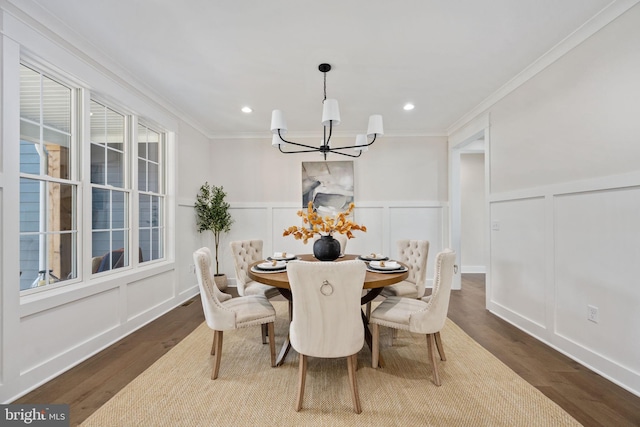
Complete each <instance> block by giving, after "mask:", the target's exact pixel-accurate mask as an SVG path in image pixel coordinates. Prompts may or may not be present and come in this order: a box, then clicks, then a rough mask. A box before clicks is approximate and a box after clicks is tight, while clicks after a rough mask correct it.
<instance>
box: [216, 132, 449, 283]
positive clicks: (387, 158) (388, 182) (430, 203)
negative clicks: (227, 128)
mask: <svg viewBox="0 0 640 427" xmlns="http://www.w3.org/2000/svg"><path fill="white" fill-rule="evenodd" d="M318 140H319V138H316V139H311V140H308V141H306V142H307V143H310V144H315V142H317V141H318ZM350 141H351V140H350V139H349V140H340V139H336V142H335V144H336V145H349V144H350V143H351V142H350ZM301 142H303V143H304V142H305V141H301ZM212 159H213V160H212V167H213V170H214V174H215V180H214V183H215V184H216V185H222V186H223V187H224V189H225V191H227V193H228V200H229V202H230V204H231V207H232V212H231V213H232V216H233V218H234V220H235V223H234V225H233V227H232V229H231V232H230V233H229V234H227V235H226V236H224V241H223V243H222V251H223V253H222V259H221V264H222V265H221V269H222V270H223V271H224V272H225V273H226V274H227V275H229V276H230V277H231V278H233V277H234V276H235V273H234V268H233V261H232V259H231V256H230V253H229V249H228V244H229V242H230V241H232V240H244V239H252V238H259V239H262V240H264V244H265V247H264V251H265V256H266V254H268V253H270V252H272V251H283V250H285V251H287V252H292V253H305V252H306V253H309V252H311V247H310V245H307V246H306V247H305V246H304V245H303V244H302V243H301V242H299V241H296V240H294V239H293V238H292V237H290V236H289V237H282V231H283V230H284V229H285V228H286V227H289V226H291V225H297V224H298V223H299V218H298V217H297V216H296V212H297V211H298V210H299V209H301V207H302V206H301V205H302V186H301V164H302V162H303V161H322V156H321V155H320V154H319V153H311V154H309V153H305V154H289V155H284V154H281V153H280V152H279V151H278V150H277V149H276V148H273V147H272V146H271V140H270V139H266V138H265V139H264V140H257V139H256V140H244V139H229V140H218V141H214V142H213V156H212ZM327 160H329V161H331V160H335V161H342V160H351V159H348V158H346V157H342V156H337V155H331V156H330V157H329V158H328V159H327ZM353 161H354V174H355V177H354V178H355V203H356V212H355V220H356V222H358V223H359V224H364V225H366V226H367V229H368V231H367V232H366V233H361V232H355V235H356V238H355V239H351V240H350V241H349V242H348V244H347V252H349V253H370V252H372V251H381V252H384V253H387V254H390V255H391V256H396V255H397V251H396V246H395V242H396V241H397V240H399V239H403V238H413V239H426V240H429V241H430V244H431V245H430V251H429V262H428V267H427V277H428V279H429V282H428V285H429V284H430V283H431V278H432V275H433V270H432V262H433V259H434V258H435V254H436V253H437V252H438V251H440V250H442V249H443V248H445V247H447V245H448V212H447V207H448V201H447V197H448V196H447V171H446V165H447V142H446V138H444V137H423V138H417V137H388V136H385V137H383V138H381V139H380V140H378V141H376V142H375V143H374V144H373V145H372V146H371V147H370V149H369V151H367V152H365V153H363V154H362V156H361V157H360V158H358V159H353Z"/></svg>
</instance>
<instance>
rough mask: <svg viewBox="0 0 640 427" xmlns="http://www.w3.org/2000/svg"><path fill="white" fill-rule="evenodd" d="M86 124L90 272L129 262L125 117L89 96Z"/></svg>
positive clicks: (122, 265) (124, 265) (128, 197)
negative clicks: (92, 261)
mask: <svg viewBox="0 0 640 427" xmlns="http://www.w3.org/2000/svg"><path fill="white" fill-rule="evenodd" d="M90 126H91V256H92V257H93V258H94V259H97V261H98V262H96V265H95V266H93V263H92V266H93V271H92V272H93V273H100V272H102V271H108V270H112V269H114V268H120V267H126V266H128V265H129V258H130V257H129V235H130V229H129V199H130V191H129V189H128V188H127V187H128V185H127V174H126V171H127V167H126V165H127V156H126V148H127V145H128V144H127V132H126V118H125V116H124V115H123V114H120V113H118V112H116V111H114V110H112V109H110V108H108V107H106V106H104V105H102V104H100V103H98V102H96V101H93V100H92V101H91V120H90ZM98 258H99V259H98Z"/></svg>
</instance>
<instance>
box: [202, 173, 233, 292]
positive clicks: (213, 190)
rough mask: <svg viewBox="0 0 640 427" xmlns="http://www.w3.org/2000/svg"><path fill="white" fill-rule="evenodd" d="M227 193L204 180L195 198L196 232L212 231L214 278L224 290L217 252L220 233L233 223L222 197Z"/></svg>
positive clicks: (224, 278) (225, 282) (225, 279)
mask: <svg viewBox="0 0 640 427" xmlns="http://www.w3.org/2000/svg"><path fill="white" fill-rule="evenodd" d="M226 196H227V193H225V192H224V189H223V188H222V187H217V186H215V185H209V183H208V182H205V183H204V185H202V187H200V191H199V192H198V196H197V198H196V204H195V208H196V225H197V227H198V232H200V233H202V232H203V231H211V232H212V233H213V238H214V243H215V247H216V272H215V275H214V280H215V282H216V285H218V288H220V289H221V290H224V289H226V288H227V276H226V275H225V274H224V273H222V274H221V273H220V269H219V259H218V257H219V254H220V250H219V249H220V235H221V234H222V233H227V232H229V230H230V229H231V224H233V218H231V214H230V213H229V203H227V202H225V200H224V198H225V197H226Z"/></svg>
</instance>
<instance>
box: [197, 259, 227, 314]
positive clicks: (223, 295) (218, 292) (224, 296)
mask: <svg viewBox="0 0 640 427" xmlns="http://www.w3.org/2000/svg"><path fill="white" fill-rule="evenodd" d="M199 250H200V251H202V252H204V253H205V254H206V255H207V256H208V257H209V259H210V260H213V257H212V256H211V249H209V248H208V247H207V246H204V247H202V248H200V249H199ZM210 267H211V268H209V276H210V277H211V281H212V282H213V285H214V286H213V291H214V292H215V294H216V296H217V297H218V299H219V300H220V302H225V301H227V300H230V299H231V298H232V296H231V295H230V294H227V293H224V292H222V291H221V290H220V289H219V288H218V286H217V285H216V281H215V280H214V278H213V274H214V273H213V262H211V263H210Z"/></svg>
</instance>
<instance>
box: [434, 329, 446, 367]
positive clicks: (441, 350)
mask: <svg viewBox="0 0 640 427" xmlns="http://www.w3.org/2000/svg"><path fill="white" fill-rule="evenodd" d="M435 336H436V347H438V354H440V360H442V361H445V360H447V356H445V355H444V347H443V346H442V339H441V338H440V332H439V331H438V332H436V333H435Z"/></svg>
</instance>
